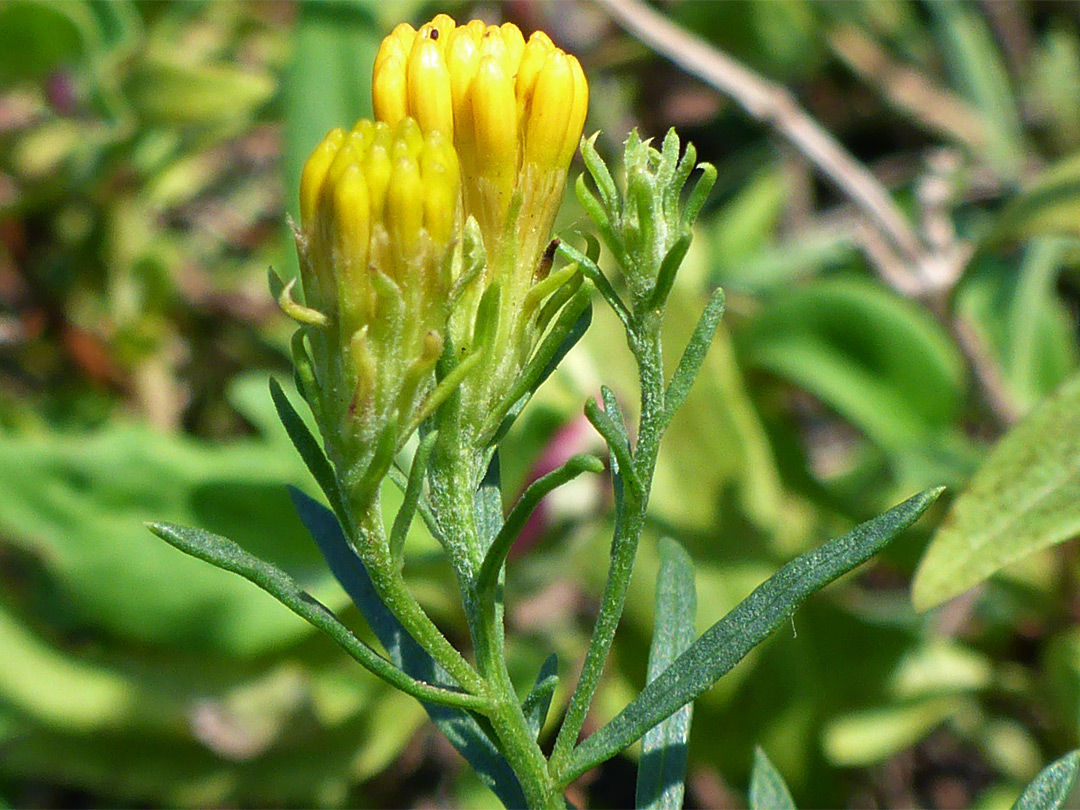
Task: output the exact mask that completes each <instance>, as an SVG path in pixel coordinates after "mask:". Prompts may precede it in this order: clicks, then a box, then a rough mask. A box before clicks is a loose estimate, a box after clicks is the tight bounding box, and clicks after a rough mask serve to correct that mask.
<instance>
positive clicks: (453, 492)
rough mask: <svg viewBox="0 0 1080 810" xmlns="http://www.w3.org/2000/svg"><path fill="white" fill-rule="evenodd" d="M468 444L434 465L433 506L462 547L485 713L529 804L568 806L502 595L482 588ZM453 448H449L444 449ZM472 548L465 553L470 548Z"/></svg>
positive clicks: (463, 582) (450, 540)
mask: <svg viewBox="0 0 1080 810" xmlns="http://www.w3.org/2000/svg"><path fill="white" fill-rule="evenodd" d="M466 446H467V445H466V443H462V444H461V445H459V446H458V447H457V448H455V449H456V450H457V452H450V453H447V454H446V455H444V456H443V459H442V461H443V462H444V463H441V464H440V463H434V464H432V466H431V468H430V469H431V477H432V484H433V486H432V490H431V491H432V506H433V507H434V509H435V512H436V514H437V516H438V519H439V521H440V524H441V525H442V526H443V527H444V530H445V531H446V532H447V535H448V536H447V538H446V540H447V547H448V548H456V549H458V550H459V551H458V555H457V556H458V560H459V564H458V565H455V569H456V572H457V574H458V584H459V586H460V588H461V594H462V604H463V606H464V608H465V615H466V617H467V619H468V622H469V630H470V633H471V634H472V638H473V644H474V648H475V653H476V665H477V669H478V670H479V673H480V677H481V678H482V680H483V682H484V688H485V694H486V695H487V696H488V699H489V700H490V701H491V704H490V707H489V708H488V709H486V710H484V714H485V716H486V717H487V718H488V720H490V721H491V726H492V728H493V729H494V731H495V734H496V736H497V737H498V743H499V748H500V751H501V752H502V754H503V756H504V757H505V758H506V761H507V762H508V763H509V764H510V767H511V768H512V769H513V771H514V773H515V774H516V775H517V777H518V781H519V782H520V783H521V788H522V791H523V792H524V794H525V800H526V802H527V803H528V805H529V807H530V808H547V809H550V810H556V808H558V810H563V808H565V806H566V805H565V800H564V799H563V795H562V791H561V790H559V789H558V787H557V786H556V785H555V782H554V780H553V779H552V778H551V776H550V775H549V773H548V767H547V760H546V759H545V757H544V753H543V751H541V750H540V746H539V744H538V743H537V741H536V739H535V737H534V736H533V733H532V731H531V729H530V728H529V723H528V721H527V720H526V718H525V713H524V711H523V710H522V708H521V704H520V703H519V701H518V698H517V693H516V691H515V690H514V685H513V682H512V681H511V679H510V673H509V671H508V670H507V668H506V651H505V638H504V632H503V614H502V610H501V604H500V602H499V600H498V599H490V598H487V599H485V598H484V597H483V596H482V595H481V594H480V593H479V592H478V591H477V579H476V575H477V572H478V571H479V570H480V568H481V561H482V559H483V554H484V551H485V548H484V547H485V545H486V544H487V543H488V542H490V541H489V540H488V539H485V538H482V537H481V536H480V532H479V527H478V526H477V520H476V508H475V496H476V491H477V483H478V480H479V476H478V475H477V474H476V468H477V467H478V466H480V465H479V464H478V463H477V459H475V458H473V457H472V455H471V454H470V453H468V452H467V450H466V449H465V447H466ZM444 449H449V448H444ZM466 549H468V550H469V551H468V552H466V551H465V550H466Z"/></svg>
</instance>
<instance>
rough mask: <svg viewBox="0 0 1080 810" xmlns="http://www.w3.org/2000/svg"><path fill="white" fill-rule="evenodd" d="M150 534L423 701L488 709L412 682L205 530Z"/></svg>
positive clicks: (470, 698)
mask: <svg viewBox="0 0 1080 810" xmlns="http://www.w3.org/2000/svg"><path fill="white" fill-rule="evenodd" d="M147 528H149V529H150V531H152V532H153V533H154V534H156V535H157V536H158V537H160V538H161V539H162V540H164V541H165V542H166V543H168V544H169V545H171V546H173V547H175V548H177V549H179V550H180V551H183V552H184V553H185V554H190V555H191V556H192V557H196V558H198V559H200V560H203V561H204V562H208V563H210V564H211V565H214V566H217V567H218V568H221V569H223V570H225V571H229V572H231V573H234V574H239V575H240V576H242V577H243V578H244V579H246V580H248V581H249V582H252V583H254V584H255V585H258V586H259V587H260V588H262V589H263V590H264V591H266V592H267V593H268V594H270V595H271V596H273V597H274V598H275V599H277V600H278V601H279V602H281V603H282V604H283V605H285V607H287V608H288V609H289V610H291V611H292V612H293V613H295V614H296V615H297V616H299V617H300V618H302V619H304V620H305V621H307V622H310V623H311V624H312V625H314V626H315V627H317V628H318V629H319V630H322V631H323V632H324V633H326V635H328V636H330V638H332V639H333V640H334V641H335V642H337V644H338V646H340V647H341V648H342V649H343V650H345V652H347V653H348V654H349V655H350V656H352V657H353V658H354V659H355V660H356V661H358V662H359V663H360V664H362V665H363V666H364V668H365V669H367V670H369V671H370V672H372V673H373V674H375V675H377V676H378V677H380V678H382V679H383V680H384V681H386V682H387V683H389V684H391V685H392V686H395V687H397V688H398V689H400V690H401V691H403V692H406V693H408V694H410V695H412V696H413V697H415V698H417V699H418V700H422V701H427V702H431V703H437V704H441V705H444V706H456V707H459V708H468V709H479V708H482V707H484V706H485V705H486V701H485V700H484V698H481V697H478V696H476V695H469V694H466V693H464V692H456V691H451V690H449V689H444V688H441V687H439V686H435V685H432V684H431V683H427V682H424V681H422V680H418V679H416V678H413V677H410V676H409V675H408V674H406V673H405V672H404V671H402V670H401V669H399V668H398V667H397V666H395V665H394V664H392V663H391V662H390V661H387V660H386V659H385V658H383V657H382V656H381V655H379V654H378V653H377V652H375V650H373V649H372V648H371V647H369V646H368V645H367V644H365V643H364V642H363V641H361V640H360V639H358V638H357V637H356V636H355V635H353V633H352V631H351V630H349V628H347V627H346V626H345V625H344V624H342V623H341V622H340V621H339V620H338V618H337V616H335V615H334V614H333V613H332V612H331V611H330V609H329V608H328V607H326V606H325V605H324V604H323V603H322V602H319V601H318V600H317V599H315V598H314V597H313V596H311V595H310V594H309V593H307V592H306V591H304V590H302V589H301V588H300V586H299V585H297V584H296V582H295V581H294V580H293V578H292V577H290V576H289V575H288V574H286V573H285V572H284V571H282V570H281V569H280V568H277V567H275V566H273V565H271V564H270V563H268V562H266V561H265V560H261V559H259V558H258V557H256V556H254V555H252V554H249V553H248V552H246V551H244V550H243V549H242V548H240V546H238V545H237V544H236V543H234V542H233V541H232V540H229V539H228V538H225V537H221V536H220V535H217V534H212V533H211V532H207V531H203V530H202V529H192V528H187V527H184V526H176V525H174V524H170V523H148V524H147Z"/></svg>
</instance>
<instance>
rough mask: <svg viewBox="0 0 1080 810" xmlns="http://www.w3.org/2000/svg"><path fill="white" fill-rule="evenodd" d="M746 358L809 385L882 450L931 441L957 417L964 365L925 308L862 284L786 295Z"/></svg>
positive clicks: (827, 284) (819, 286)
mask: <svg viewBox="0 0 1080 810" xmlns="http://www.w3.org/2000/svg"><path fill="white" fill-rule="evenodd" d="M743 340H744V344H743V347H742V348H743V353H744V355H745V357H746V358H747V360H748V361H749V362H750V363H751V364H753V365H756V366H759V367H762V368H766V369H768V370H769V371H771V372H773V373H774V374H777V375H779V376H781V377H784V378H786V379H788V380H790V381H792V382H793V383H795V384H796V385H798V386H800V387H802V388H804V389H805V390H807V391H809V392H810V393H812V394H814V395H815V396H816V397H818V398H819V399H821V400H822V401H823V402H824V403H825V404H827V405H829V406H830V407H832V408H833V409H834V410H836V411H837V412H838V413H840V415H841V416H843V417H845V418H847V419H848V420H850V421H851V422H852V423H853V424H854V425H855V426H856V427H858V428H860V429H861V430H863V431H864V432H865V433H866V434H867V436H869V437H870V439H872V440H873V441H874V442H876V443H877V444H878V445H880V446H881V447H882V448H884V449H886V450H890V451H894V452H902V451H904V450H905V449H907V448H909V447H910V446H911V445H913V444H917V443H930V442H932V441H934V437H935V436H936V435H937V434H938V433H939V432H940V431H941V430H943V429H945V428H947V427H948V426H950V425H951V424H952V423H953V421H954V420H955V419H956V416H957V413H958V411H959V408H960V405H961V403H962V400H963V392H964V374H965V372H964V364H963V362H962V360H961V358H960V355H959V353H958V352H957V350H956V348H955V347H954V345H953V344H952V342H951V340H950V339H949V337H948V336H947V335H946V334H945V332H944V331H943V330H942V328H941V326H940V325H939V324H938V323H937V322H935V321H934V319H933V318H932V317H931V316H930V315H929V314H927V312H926V311H925V309H923V308H921V307H919V306H917V305H915V304H914V303H912V302H910V301H907V300H904V299H902V298H900V297H899V296H896V295H894V294H892V293H890V292H888V291H886V290H885V289H883V288H882V287H880V286H879V285H877V284H874V283H872V282H870V281H866V280H863V279H856V278H847V279H833V280H827V281H819V282H815V283H813V284H809V285H807V286H805V287H801V288H797V289H795V290H791V291H789V292H786V293H782V294H780V295H778V296H777V298H776V299H775V300H774V301H773V302H772V303H771V304H770V305H768V306H767V307H766V309H765V310H764V311H763V312H762V313H761V314H760V315H759V316H757V318H755V320H754V322H753V323H752V325H751V327H750V329H749V330H748V333H747V334H746V335H745V336H744V338H743Z"/></svg>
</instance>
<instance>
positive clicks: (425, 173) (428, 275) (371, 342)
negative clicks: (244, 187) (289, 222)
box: [293, 118, 461, 477]
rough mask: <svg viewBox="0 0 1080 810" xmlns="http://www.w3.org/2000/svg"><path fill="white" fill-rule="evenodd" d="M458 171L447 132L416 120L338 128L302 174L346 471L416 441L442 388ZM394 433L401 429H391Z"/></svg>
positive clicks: (308, 251) (334, 423)
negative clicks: (426, 403)
mask: <svg viewBox="0 0 1080 810" xmlns="http://www.w3.org/2000/svg"><path fill="white" fill-rule="evenodd" d="M460 198H461V175H460V170H459V166H458V160H457V155H456V153H455V151H454V148H453V146H452V145H451V143H450V141H449V139H448V138H447V137H446V136H445V135H443V134H442V133H440V132H438V131H433V132H430V133H427V134H424V133H422V132H421V130H420V127H419V126H418V125H417V123H416V122H415V121H414V120H413V119H411V118H405V119H402V120H401V121H400V122H398V123H397V124H396V125H394V126H389V125H387V124H385V123H376V122H373V121H367V120H365V121H361V122H360V123H358V124H357V125H356V127H355V128H354V129H353V130H352V131H351V132H345V131H344V130H342V129H335V130H333V131H331V132H330V133H329V134H328V135H327V136H326V138H325V139H324V140H323V141H322V143H321V144H319V146H318V147H317V148H316V149H315V151H314V152H313V153H312V155H311V157H310V158H308V161H307V163H306V164H305V166H304V171H303V174H302V177H301V182H300V218H301V225H300V229H299V231H298V233H297V248H298V252H299V255H300V259H301V275H302V279H303V282H304V290H305V299H306V306H304V307H299V306H297V305H293V309H294V311H295V312H296V313H298V315H299V317H300V319H301V320H304V319H305V318H304V314H303V313H305V312H307V313H310V317H308V318H307V320H308V322H309V323H313V324H315V325H316V328H313V329H309V330H308V338H309V343H310V345H311V352H312V360H313V368H314V371H315V374H316V375H317V379H316V384H317V388H318V391H319V395H320V396H319V403H318V408H317V409H316V410H317V416H318V418H319V420H320V422H321V423H322V424H321V427H322V428H323V433H324V435H325V436H326V437H327V440H328V442H327V443H328V450H330V451H331V455H332V456H334V461H335V463H336V464H337V465H338V467H339V470H348V471H350V475H352V476H353V477H355V476H356V475H358V474H362V472H363V470H364V469H365V467H366V466H367V465H369V464H370V462H371V458H372V454H373V453H374V452H375V450H376V448H377V447H379V446H380V444H381V445H382V446H388V447H391V448H393V449H396V447H397V446H398V445H399V444H400V443H402V442H404V441H405V439H407V438H408V432H409V427H410V426H413V427H414V426H415V425H414V423H415V421H416V416H417V414H418V413H419V412H420V409H421V407H422V404H423V399H424V397H425V396H426V395H427V394H428V393H429V392H430V390H431V388H432V387H433V385H434V366H435V363H436V361H437V360H438V359H439V357H440V355H441V354H442V350H443V341H444V336H443V334H444V332H445V329H446V323H447V317H448V309H449V297H450V288H451V285H452V280H453V277H454V275H455V273H456V270H455V268H454V261H455V257H456V256H458V255H459V254H460V250H457V249H456V248H457V244H458V240H457V239H456V235H457V233H458V232H459V230H460V219H461V214H460ZM387 431H391V432H392V433H393V434H395V435H393V436H386V435H385V434H386V432H387Z"/></svg>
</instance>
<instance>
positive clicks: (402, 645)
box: [290, 489, 525, 807]
mask: <svg viewBox="0 0 1080 810" xmlns="http://www.w3.org/2000/svg"><path fill="white" fill-rule="evenodd" d="M290 494H291V495H292V499H293V504H294V505H295V506H296V511H297V512H299V513H300V518H301V519H302V520H303V522H304V525H305V526H307V528H308V531H310V532H311V536H312V537H313V538H314V539H315V542H316V543H317V544H318V546H319V549H320V550H321V551H322V552H323V556H325V557H326V561H327V563H328V564H329V565H330V569H331V571H333V573H334V576H335V577H337V579H338V582H340V583H341V584H342V587H344V588H345V590H346V592H347V593H348V594H349V596H350V597H351V598H352V600H353V602H354V603H355V604H356V606H357V608H359V609H360V613H361V615H362V616H363V617H364V619H365V620H366V621H367V623H368V625H369V626H370V627H371V629H372V631H373V632H374V633H375V636H376V638H378V639H379V643H380V644H382V645H383V647H384V648H385V649H386V652H387V655H388V656H389V657H390V660H391V661H393V662H394V663H395V664H397V665H398V666H400V667H401V669H402V670H404V671H405V672H406V673H408V674H409V675H411V676H412V677H414V678H420V679H422V680H424V681H427V682H429V683H434V684H439V685H443V686H448V685H451V684H453V680H452V679H451V677H450V676H449V674H447V672H446V670H444V669H443V668H442V667H441V666H439V664H438V663H437V662H436V661H434V660H433V659H432V658H431V656H430V655H428V654H427V653H426V652H425V651H424V650H423V648H421V647H420V645H419V644H418V643H417V642H416V640H415V639H414V638H413V637H412V636H411V635H409V633H408V632H407V631H406V630H405V628H404V627H402V626H401V624H400V623H399V622H398V620H397V619H396V618H394V615H393V614H392V613H391V612H390V611H389V610H388V609H387V607H386V605H384V604H383V603H382V601H381V600H380V599H379V597H378V594H376V592H375V588H374V586H373V585H372V584H371V579H370V578H369V577H368V574H367V570H366V569H365V568H364V565H363V563H362V562H361V561H360V558H359V557H357V556H356V553H355V552H354V551H353V550H352V548H351V547H350V546H349V543H348V541H347V540H346V539H345V535H344V534H343V533H342V531H341V526H340V525H339V524H338V522H337V519H336V518H335V517H334V515H333V514H332V513H331V512H330V511H329V510H328V509H326V508H325V507H324V506H323V505H322V504H320V503H318V502H316V501H313V500H312V499H311V498H309V497H308V496H307V495H305V494H304V493H302V492H300V491H299V490H296V489H290ZM424 709H425V710H426V711H427V713H428V715H430V717H431V719H432V721H433V722H434V723H435V725H436V726H438V728H439V730H440V731H442V733H443V734H445V735H446V737H447V739H449V740H450V742H451V743H453V745H454V747H455V748H457V750H458V751H459V752H461V755H462V756H463V757H465V759H466V760H467V761H468V763H469V764H470V765H471V766H472V767H473V770H475V771H476V772H477V774H478V775H479V776H480V778H481V780H483V782H484V784H486V785H487V786H488V787H489V788H491V789H492V791H494V793H495V795H497V796H498V797H499V799H500V800H501V801H502V803H503V804H505V805H506V806H507V807H524V806H525V796H524V794H523V792H522V790H521V785H520V784H519V783H518V781H517V777H516V776H514V772H513V771H512V770H511V768H510V766H509V764H508V763H507V762H506V760H505V759H504V758H503V756H502V754H500V753H499V751H498V749H497V747H496V746H495V744H494V743H493V742H492V741H491V737H490V736H489V734H488V733H487V732H485V731H484V729H483V728H482V727H481V725H480V723H479V722H478V721H477V718H476V717H474V716H473V715H472V714H470V713H468V712H465V711H461V710H459V709H454V708H450V707H446V706H438V705H434V704H431V703H425V704H424Z"/></svg>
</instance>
